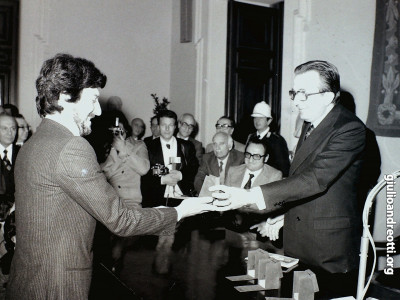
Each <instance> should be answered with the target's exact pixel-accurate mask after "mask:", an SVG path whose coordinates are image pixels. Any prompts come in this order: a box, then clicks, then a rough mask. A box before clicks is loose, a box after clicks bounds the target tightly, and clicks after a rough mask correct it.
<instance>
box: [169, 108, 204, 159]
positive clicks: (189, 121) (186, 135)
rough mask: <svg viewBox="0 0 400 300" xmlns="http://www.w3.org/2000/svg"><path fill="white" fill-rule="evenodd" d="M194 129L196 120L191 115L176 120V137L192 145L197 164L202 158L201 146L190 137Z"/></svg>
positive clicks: (186, 114) (187, 114) (184, 115)
mask: <svg viewBox="0 0 400 300" xmlns="http://www.w3.org/2000/svg"><path fill="white" fill-rule="evenodd" d="M195 129H196V120H195V119H194V117H193V115H192V114H189V113H185V114H183V115H182V116H181V117H180V118H179V120H178V133H177V134H176V137H178V138H180V139H182V140H185V141H189V142H191V143H192V144H193V145H194V148H195V149H196V157H197V160H198V161H199V163H201V159H202V156H203V145H202V143H201V142H199V141H198V140H196V139H194V138H193V137H192V134H193V131H194V130H195Z"/></svg>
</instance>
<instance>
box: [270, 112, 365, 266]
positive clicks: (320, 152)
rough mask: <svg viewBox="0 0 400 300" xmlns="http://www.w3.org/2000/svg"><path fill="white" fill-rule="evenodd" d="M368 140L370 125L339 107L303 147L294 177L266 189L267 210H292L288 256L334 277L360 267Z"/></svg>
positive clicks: (288, 220)
mask: <svg viewBox="0 0 400 300" xmlns="http://www.w3.org/2000/svg"><path fill="white" fill-rule="evenodd" d="M304 135H305V132H304V130H303V132H302V135H301V136H300V140H299V141H302V140H303V139H304ZM365 136H366V130H365V125H364V124H363V123H362V122H361V121H360V120H359V119H358V118H357V117H356V116H355V115H354V114H353V113H351V112H349V111H348V110H346V109H345V108H343V107H342V106H341V105H339V104H338V105H336V106H335V107H334V108H333V109H332V110H331V111H330V112H329V114H328V115H327V116H326V117H325V118H324V119H323V120H322V122H321V123H320V124H319V125H318V126H317V127H316V128H315V129H314V131H313V132H312V133H311V135H310V136H309V137H308V138H307V139H306V140H305V141H304V142H302V143H301V142H299V144H298V146H297V150H296V153H295V156H294V159H293V161H292V165H291V167H290V173H289V177H288V178H286V179H284V180H281V181H278V182H273V183H270V184H266V185H263V186H262V192H263V195H264V199H265V202H266V206H267V208H269V209H276V208H279V207H282V206H283V207H285V206H288V207H289V208H290V209H289V211H288V212H287V213H286V214H285V225H284V226H283V227H284V231H283V233H284V234H283V236H284V249H285V253H286V254H287V255H289V256H293V257H297V258H299V259H300V261H302V262H303V263H305V264H308V265H310V266H314V267H319V268H322V269H324V270H326V271H328V272H331V273H339V272H348V271H350V270H353V269H355V268H356V267H357V264H358V261H359V257H358V255H359V246H360V218H359V213H358V211H357V181H358V178H359V173H360V169H361V167H362V162H363V152H364V145H365Z"/></svg>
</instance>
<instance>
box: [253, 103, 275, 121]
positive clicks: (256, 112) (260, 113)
mask: <svg viewBox="0 0 400 300" xmlns="http://www.w3.org/2000/svg"><path fill="white" fill-rule="evenodd" d="M251 116H252V117H266V118H272V115H271V107H270V106H269V105H268V104H267V103H266V102H264V101H261V102H259V103H257V104H256V105H255V106H254V109H253V113H252V114H251Z"/></svg>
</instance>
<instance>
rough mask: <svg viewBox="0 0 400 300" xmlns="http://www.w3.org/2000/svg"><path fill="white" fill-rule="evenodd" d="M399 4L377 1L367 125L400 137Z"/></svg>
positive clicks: (384, 134)
mask: <svg viewBox="0 0 400 300" xmlns="http://www.w3.org/2000/svg"><path fill="white" fill-rule="evenodd" d="M399 7H400V3H399V2H398V1H393V0H376V20H375V37H374V50H373V59H372V67H371V92H370V101H369V110H368V119H367V126H368V127H369V128H370V129H372V130H373V131H374V132H375V134H376V135H378V136H390V137H399V136H400V90H399V83H400V79H399V76H400V75H399V73H400V71H399V69H400V67H399V51H400V50H399V37H400V22H399Z"/></svg>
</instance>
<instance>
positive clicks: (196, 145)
mask: <svg viewBox="0 0 400 300" xmlns="http://www.w3.org/2000/svg"><path fill="white" fill-rule="evenodd" d="M189 142H192V144H193V145H194V148H195V149H196V157H197V160H198V161H199V164H201V160H202V159H203V153H204V149H203V144H202V143H201V142H199V141H198V140H196V139H194V138H192V137H189Z"/></svg>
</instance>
